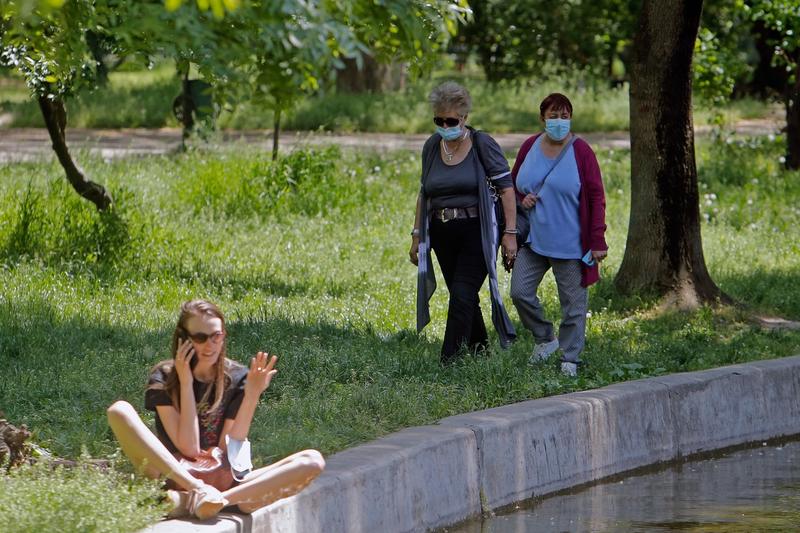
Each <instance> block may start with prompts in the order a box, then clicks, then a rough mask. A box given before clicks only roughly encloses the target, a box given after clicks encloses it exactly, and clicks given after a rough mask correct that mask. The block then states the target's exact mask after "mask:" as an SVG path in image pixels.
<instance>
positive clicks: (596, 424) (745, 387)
mask: <svg viewBox="0 0 800 533" xmlns="http://www.w3.org/2000/svg"><path fill="white" fill-rule="evenodd" d="M794 434H800V356H798V357H787V358H784V359H777V360H772V361H760V362H755V363H749V364H742V365H734V366H728V367H724V368H718V369H712V370H706V371H702V372H692V373H684V374H674V375H670V376H663V377H658V378H650V379H644V380H638V381H632V382H627V383H620V384H616V385H612V386H609V387H605V388H602V389H598V390H593V391H585V392H579V393H573V394H566V395H563V396H558V397H552V398H544V399H541V400H532V401H527V402H522V403H518V404H515V405H509V406H505V407H499V408H496V409H488V410H485V411H479V412H475V413H469V414H464V415H459V416H453V417H449V418H445V419H443V420H441V421H440V422H439V424H438V425H434V426H424V427H418V428H410V429H405V430H403V431H400V432H398V433H394V434H392V435H389V436H387V437H385V438H382V439H379V440H377V441H374V442H372V443H369V444H365V445H362V446H357V447H355V448H351V449H349V450H345V451H343V452H341V453H338V454H335V455H333V456H331V457H329V458H328V467H327V468H326V470H325V472H324V473H323V474H322V475H321V476H320V477H319V478H318V479H317V480H316V481H315V482H314V483H313V484H312V485H311V486H310V487H309V488H308V489H306V490H305V491H303V492H302V493H300V494H299V495H297V496H294V497H292V498H287V499H285V500H281V501H279V502H276V503H275V504H273V505H271V506H269V507H267V508H265V509H261V510H259V511H258V512H256V513H254V514H253V515H252V516H243V515H236V514H222V515H220V517H218V518H217V519H216V521H210V522H205V523H199V522H191V521H177V520H171V521H165V522H161V523H159V524H157V525H155V526H154V527H152V528H150V529H148V530H147V531H151V532H158V533H165V532H173V531H175V532H179V533H181V532H189V531H198V532H206V531H208V532H210V531H215V532H226V533H227V532H231V533H232V532H245V531H247V532H249V531H252V532H258V533H306V532H308V533H315V532H325V533H329V532H330V533H335V532H342V533H350V532H356V533H357V532H364V533H368V532H373V531H380V532H395V531H396V532H406V531H425V530H428V529H430V528H434V527H440V526H445V525H448V524H452V523H455V522H457V521H460V520H463V519H466V518H469V517H471V516H474V515H476V514H478V513H479V512H480V511H481V509H482V508H483V509H484V510H489V509H494V508H497V507H501V506H503V505H506V504H509V503H512V502H515V501H519V500H523V499H527V498H530V497H531V496H541V495H544V494H548V493H551V492H554V491H557V490H561V489H565V488H568V487H571V486H575V485H578V484H581V483H585V482H589V481H594V480H597V479H600V478H603V477H606V476H609V475H613V474H617V473H620V472H624V471H627V470H631V469H633V468H637V467H641V466H645V465H648V464H653V463H658V462H662V461H669V460H671V459H676V458H679V457H682V456H685V455H689V454H693V453H697V452H702V451H707V450H713V449H718V448H723V447H727V446H733V445H737V444H743V443H747V442H752V441H756V440H763V439H767V438H774V437H780V436H785V435H794Z"/></svg>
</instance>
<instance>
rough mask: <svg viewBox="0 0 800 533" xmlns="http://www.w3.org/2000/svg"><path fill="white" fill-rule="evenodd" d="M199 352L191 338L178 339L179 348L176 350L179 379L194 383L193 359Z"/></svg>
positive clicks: (176, 368) (176, 370)
mask: <svg viewBox="0 0 800 533" xmlns="http://www.w3.org/2000/svg"><path fill="white" fill-rule="evenodd" d="M196 357H197V354H196V352H195V350H194V345H193V344H192V341H190V340H189V339H178V350H177V351H176V352H175V372H177V373H178V381H180V382H181V383H192V382H193V381H194V376H192V359H194V358H196Z"/></svg>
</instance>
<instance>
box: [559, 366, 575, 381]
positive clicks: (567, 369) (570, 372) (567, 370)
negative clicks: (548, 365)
mask: <svg viewBox="0 0 800 533" xmlns="http://www.w3.org/2000/svg"><path fill="white" fill-rule="evenodd" d="M561 373H562V374H564V375H565V376H567V377H570V378H575V377H578V365H576V364H575V363H561Z"/></svg>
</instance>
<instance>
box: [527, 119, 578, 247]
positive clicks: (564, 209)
mask: <svg viewBox="0 0 800 533" xmlns="http://www.w3.org/2000/svg"><path fill="white" fill-rule="evenodd" d="M543 137H544V135H540V136H539V138H538V139H536V141H534V143H533V146H531V149H530V150H529V151H528V154H527V155H526V156H525V161H523V162H522V166H520V169H519V173H518V174H517V189H519V191H520V192H522V193H523V194H528V193H530V192H534V191H536V190H538V189H539V187H540V186H541V183H542V178H544V176H545V174H547V171H548V170H550V167H551V166H552V165H553V163H554V162H555V158H553V159H550V158H548V157H545V155H544V154H543V153H542V149H541V144H542V138H543ZM580 192H581V180H580V177H579V175H578V163H577V161H575V148H574V146H570V147H569V149H568V151H567V153H566V154H564V157H562V158H561V161H560V162H559V163H558V166H557V167H556V168H554V169H553V171H552V172H551V173H550V177H548V178H547V181H546V182H545V183H544V187H542V188H541V190H540V191H539V192H538V193H537V194H538V195H539V201H538V202H536V206H535V207H534V208H533V209H531V211H530V214H529V215H528V218H529V220H530V224H531V233H530V235H529V236H528V244H530V246H531V249H533V251H534V252H536V253H537V254H540V255H544V256H546V257H553V258H555V259H580V258H581V257H583V252H582V251H581V229H580V217H579V215H578V204H579V201H580V198H579V196H580Z"/></svg>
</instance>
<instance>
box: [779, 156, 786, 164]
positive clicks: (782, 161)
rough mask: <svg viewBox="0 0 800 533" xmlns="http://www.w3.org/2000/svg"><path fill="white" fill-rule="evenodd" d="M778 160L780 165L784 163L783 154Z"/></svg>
mask: <svg viewBox="0 0 800 533" xmlns="http://www.w3.org/2000/svg"><path fill="white" fill-rule="evenodd" d="M778 161H780V163H781V165H783V164H784V163H786V157H784V156H780V157H779V158H778Z"/></svg>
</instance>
